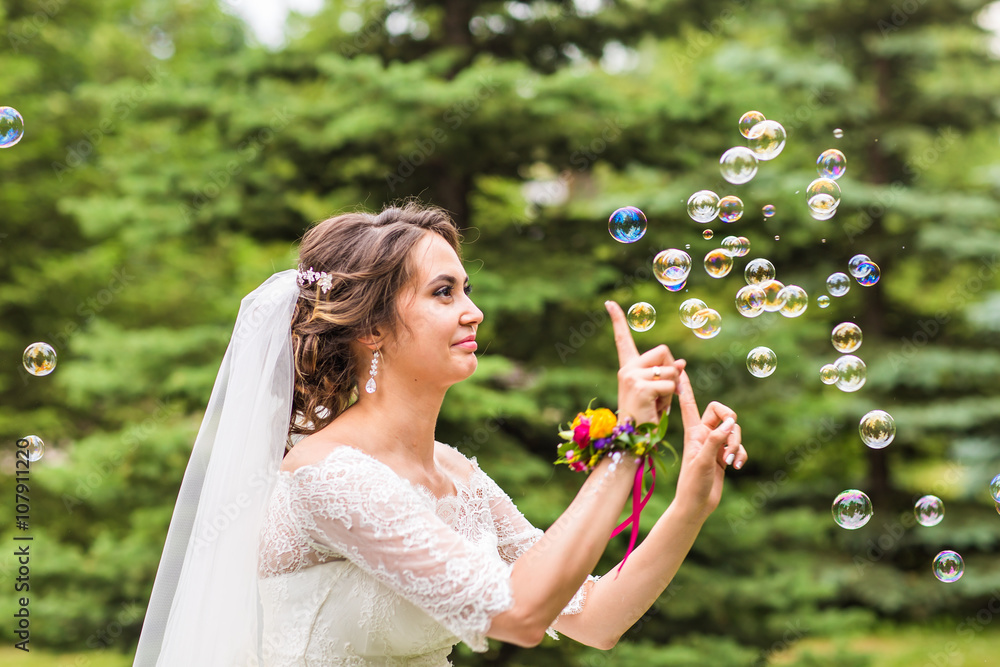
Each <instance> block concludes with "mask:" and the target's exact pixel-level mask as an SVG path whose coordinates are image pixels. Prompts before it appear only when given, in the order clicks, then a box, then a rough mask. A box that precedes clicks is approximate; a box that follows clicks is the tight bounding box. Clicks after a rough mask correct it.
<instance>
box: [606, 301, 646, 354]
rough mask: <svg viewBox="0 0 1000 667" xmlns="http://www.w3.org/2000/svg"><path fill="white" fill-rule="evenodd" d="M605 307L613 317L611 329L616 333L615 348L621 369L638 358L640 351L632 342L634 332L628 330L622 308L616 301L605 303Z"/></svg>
mask: <svg viewBox="0 0 1000 667" xmlns="http://www.w3.org/2000/svg"><path fill="white" fill-rule="evenodd" d="M604 307H605V308H607V309H608V314H609V315H610V316H611V328H612V329H613V330H614V333H615V347H616V348H618V367H619V368H621V367H622V366H624V365H625V364H627V363H629V362H630V361H632V360H633V359H635V358H636V357H638V356H639V350H637V349H636V347H635V341H634V340H632V330H631V329H629V328H628V322H626V321H625V313H624V312H622V307H621V306H619V305H618V304H617V303H615V302H614V301H605V302H604Z"/></svg>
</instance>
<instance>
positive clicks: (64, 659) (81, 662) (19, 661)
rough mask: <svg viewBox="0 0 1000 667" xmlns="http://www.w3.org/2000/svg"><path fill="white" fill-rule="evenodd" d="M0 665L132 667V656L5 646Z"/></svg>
mask: <svg viewBox="0 0 1000 667" xmlns="http://www.w3.org/2000/svg"><path fill="white" fill-rule="evenodd" d="M0 665H3V666H4V667H132V656H131V655H130V654H122V653H118V652H117V651H85V652H82V653H51V652H49V651H41V650H36V649H31V651H30V652H28V653H25V652H24V651H21V650H18V649H16V648H12V647H9V646H5V647H3V648H0Z"/></svg>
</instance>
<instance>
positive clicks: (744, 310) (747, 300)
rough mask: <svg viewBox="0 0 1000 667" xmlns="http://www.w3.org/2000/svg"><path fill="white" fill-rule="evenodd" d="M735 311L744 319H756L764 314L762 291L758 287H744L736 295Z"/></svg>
mask: <svg viewBox="0 0 1000 667" xmlns="http://www.w3.org/2000/svg"><path fill="white" fill-rule="evenodd" d="M736 310H738V311H739V313H740V315H743V316H744V317H757V316H758V315H760V314H761V313H763V312H764V290H762V289H761V288H760V285H744V286H743V287H741V288H740V290H739V291H738V292H737V293H736Z"/></svg>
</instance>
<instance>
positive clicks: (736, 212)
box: [719, 195, 743, 222]
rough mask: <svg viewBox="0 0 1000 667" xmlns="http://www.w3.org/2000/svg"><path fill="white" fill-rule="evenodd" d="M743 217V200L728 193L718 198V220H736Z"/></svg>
mask: <svg viewBox="0 0 1000 667" xmlns="http://www.w3.org/2000/svg"><path fill="white" fill-rule="evenodd" d="M742 217H743V200H742V199H740V198H739V197H736V196H733V195H729V196H727V197H723V198H722V199H720V200H719V220H722V221H723V222H736V221H737V220H739V219H740V218H742Z"/></svg>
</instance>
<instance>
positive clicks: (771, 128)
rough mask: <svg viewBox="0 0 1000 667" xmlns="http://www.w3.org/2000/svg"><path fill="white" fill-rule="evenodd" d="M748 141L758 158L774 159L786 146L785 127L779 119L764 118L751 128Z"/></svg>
mask: <svg viewBox="0 0 1000 667" xmlns="http://www.w3.org/2000/svg"><path fill="white" fill-rule="evenodd" d="M747 143H748V144H749V145H750V150H752V151H753V152H754V153H755V154H756V155H757V159H758V160H773V159H774V158H776V157H778V154H780V153H781V151H782V149H783V148H784V147H785V128H783V127H782V126H781V123H778V122H777V121H773V120H762V121H760V122H759V123H757V124H756V125H754V126H753V127H751V128H750V131H749V133H748V134H747Z"/></svg>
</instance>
